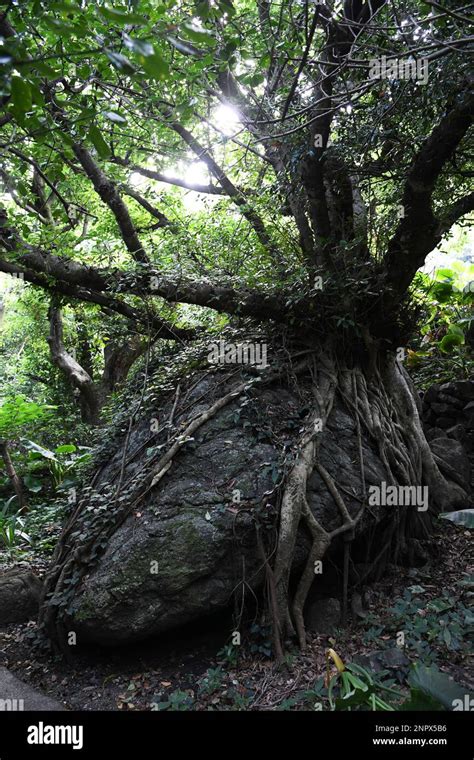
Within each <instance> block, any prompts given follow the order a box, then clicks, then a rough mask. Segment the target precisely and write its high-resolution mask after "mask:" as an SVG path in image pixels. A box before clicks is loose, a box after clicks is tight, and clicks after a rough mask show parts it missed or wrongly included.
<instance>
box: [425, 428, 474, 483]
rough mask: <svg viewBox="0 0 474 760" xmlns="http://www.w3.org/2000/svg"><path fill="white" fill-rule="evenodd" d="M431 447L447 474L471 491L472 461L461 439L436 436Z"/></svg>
mask: <svg viewBox="0 0 474 760" xmlns="http://www.w3.org/2000/svg"><path fill="white" fill-rule="evenodd" d="M430 448H431V451H432V452H433V454H435V456H436V457H437V462H438V466H439V467H440V469H441V471H442V472H443V473H444V474H445V475H446V476H447V477H449V476H451V477H453V478H454V476H455V479H456V482H457V483H459V485H461V486H462V487H463V488H464V490H465V491H466V492H467V493H469V491H470V487H471V463H470V461H469V457H468V456H467V454H466V451H465V449H464V447H463V445H462V443H460V441H458V440H456V439H454V438H435V439H434V440H433V441H430Z"/></svg>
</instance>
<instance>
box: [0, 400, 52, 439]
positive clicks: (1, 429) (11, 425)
mask: <svg viewBox="0 0 474 760" xmlns="http://www.w3.org/2000/svg"><path fill="white" fill-rule="evenodd" d="M53 408H54V407H52V406H51V405H50V404H42V405H41V404H36V403H35V402H34V401H27V400H26V399H25V398H24V397H23V396H16V397H14V398H10V399H6V400H5V401H3V403H2V405H1V406H0V438H6V439H11V438H17V437H18V435H19V433H20V431H22V430H24V429H25V427H26V426H32V425H33V423H37V422H38V421H39V420H44V418H45V417H47V416H48V415H49V414H50V412H51V410H52V409H53Z"/></svg>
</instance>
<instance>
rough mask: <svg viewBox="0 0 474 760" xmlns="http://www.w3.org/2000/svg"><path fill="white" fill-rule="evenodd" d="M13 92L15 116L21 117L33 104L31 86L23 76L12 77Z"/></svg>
mask: <svg viewBox="0 0 474 760" xmlns="http://www.w3.org/2000/svg"><path fill="white" fill-rule="evenodd" d="M11 94H12V104H13V111H14V114H15V116H19V117H21V116H23V115H24V114H26V113H28V111H31V108H32V105H33V101H32V96H31V87H30V85H29V83H28V82H27V81H26V80H25V79H24V78H23V77H19V76H13V77H12V83H11Z"/></svg>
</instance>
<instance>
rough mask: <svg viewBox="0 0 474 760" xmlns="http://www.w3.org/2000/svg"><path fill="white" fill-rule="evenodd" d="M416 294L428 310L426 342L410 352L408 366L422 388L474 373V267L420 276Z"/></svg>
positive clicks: (454, 267) (424, 330)
mask: <svg viewBox="0 0 474 760" xmlns="http://www.w3.org/2000/svg"><path fill="white" fill-rule="evenodd" d="M415 293H416V294H417V298H419V299H420V300H421V301H422V302H423V304H424V309H425V314H426V316H425V318H424V320H423V325H422V327H421V331H420V332H421V336H422V339H421V340H420V341H418V346H417V348H416V350H414V351H413V350H410V351H409V352H408V361H407V364H408V366H409V367H410V369H411V370H412V371H413V372H412V373H413V375H414V377H415V380H416V381H417V382H418V383H419V384H420V385H422V386H428V385H430V384H431V383H433V382H443V381H445V380H449V379H452V377H453V376H454V377H456V378H463V377H469V376H470V375H471V374H472V372H473V370H474V362H473V358H472V357H473V351H472V349H473V345H474V316H473V312H472V306H473V303H474V264H468V263H465V262H463V261H454V262H452V264H451V266H450V268H447V267H444V268H440V269H438V270H436V272H435V273H434V276H432V277H431V276H428V275H426V274H421V273H418V275H417V278H416V279H415Z"/></svg>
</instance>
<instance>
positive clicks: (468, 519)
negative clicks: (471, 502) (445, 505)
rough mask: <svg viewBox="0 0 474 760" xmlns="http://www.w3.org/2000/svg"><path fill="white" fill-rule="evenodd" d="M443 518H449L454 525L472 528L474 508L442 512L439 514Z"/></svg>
mask: <svg viewBox="0 0 474 760" xmlns="http://www.w3.org/2000/svg"><path fill="white" fill-rule="evenodd" d="M440 517H442V518H443V519H444V520H450V521H451V522H453V523H455V524H456V525H463V526H464V527H465V528H474V509H460V510H458V511H457V512H443V514H441V515H440Z"/></svg>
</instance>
